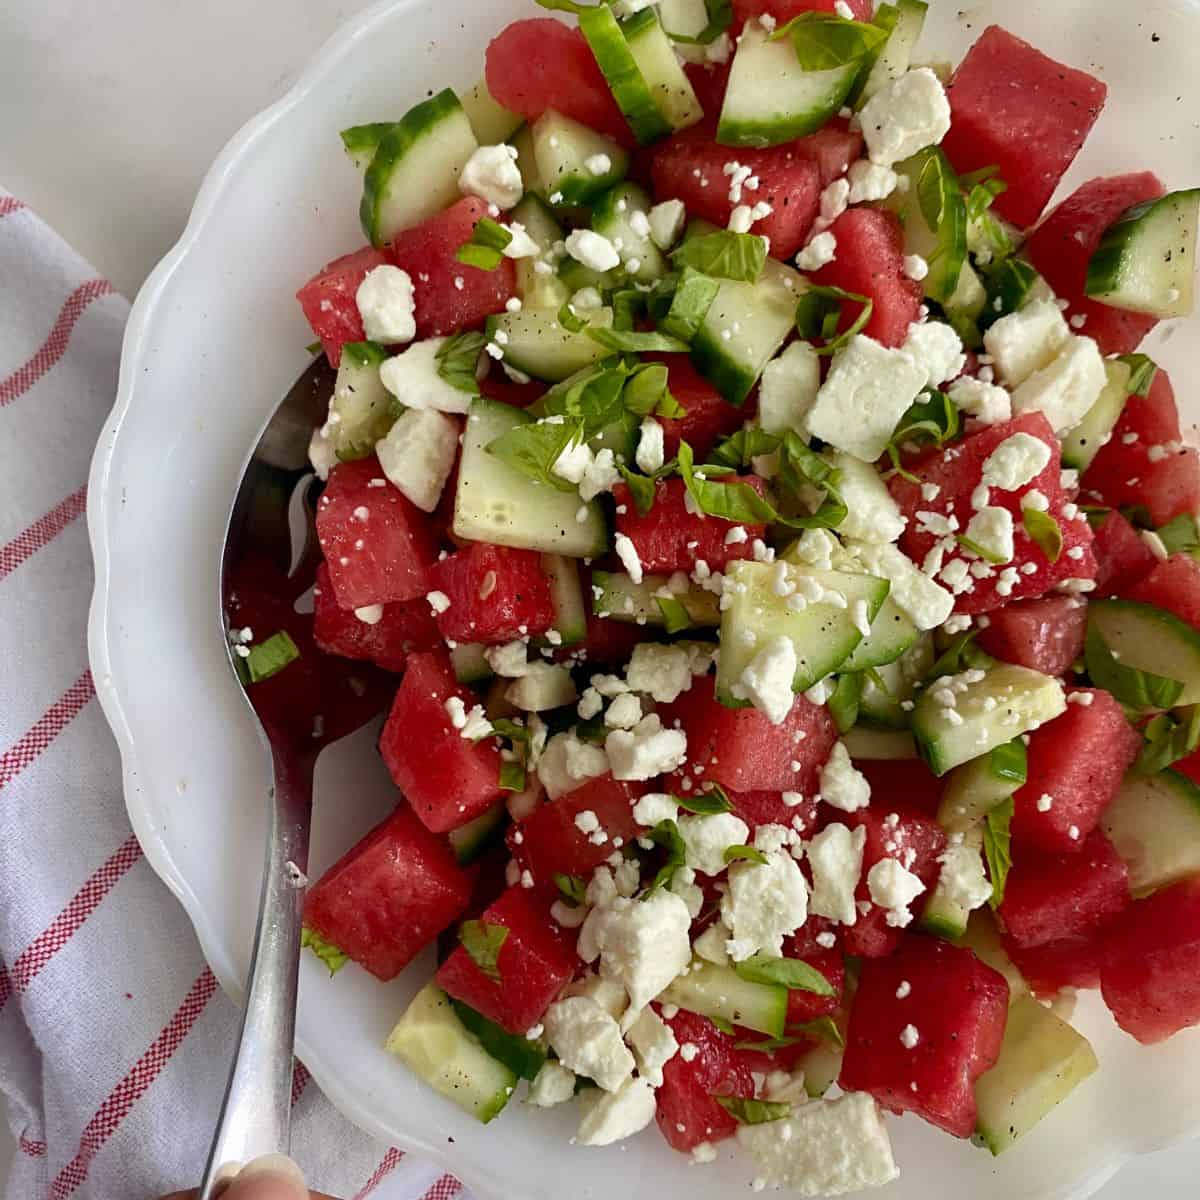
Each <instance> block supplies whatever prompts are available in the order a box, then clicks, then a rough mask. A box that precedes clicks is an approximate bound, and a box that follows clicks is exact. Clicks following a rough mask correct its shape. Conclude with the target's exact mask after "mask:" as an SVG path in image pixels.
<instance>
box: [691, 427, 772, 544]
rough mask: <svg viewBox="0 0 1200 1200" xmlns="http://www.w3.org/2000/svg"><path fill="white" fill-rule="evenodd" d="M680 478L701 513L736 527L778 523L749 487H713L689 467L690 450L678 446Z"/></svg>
mask: <svg viewBox="0 0 1200 1200" xmlns="http://www.w3.org/2000/svg"><path fill="white" fill-rule="evenodd" d="M679 474H680V475H681V476H682V477H683V482H684V486H685V487H686V488H687V490H688V494H689V495H690V496H691V497H692V499H693V500H694V501H695V503H696V507H697V508H699V509H700V511H701V512H703V513H707V514H708V515H709V516H711V517H721V518H722V519H723V520H726V521H734V522H736V523H737V524H739V525H769V524H771V523H772V522H773V521H776V520H778V514H777V513H776V512H775V509H774V508H773V507H772V506H771V505H770V504H769V503H768V502H767V501H766V500H764V499H763V498H762V496H760V495H759V494H758V493H757V492H756V491H755V490H754V489H753V488H752V487H750V485H749V484H745V483H713V482H712V481H711V480H708V479H705V478H704V476H703V475H701V474H698V473H697V472H696V471H695V470H694V469H693V466H692V448H691V446H689V445H688V444H687V442H680V443H679Z"/></svg>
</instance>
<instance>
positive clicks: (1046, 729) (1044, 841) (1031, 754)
mask: <svg viewBox="0 0 1200 1200" xmlns="http://www.w3.org/2000/svg"><path fill="white" fill-rule="evenodd" d="M1088 696H1090V697H1091V702H1090V703H1088V704H1081V703H1080V701H1081V700H1083V699H1085V698H1086V697H1088ZM1141 748H1142V737H1141V734H1139V733H1138V732H1137V730H1135V729H1133V728H1132V727H1131V726H1130V724H1129V722H1128V721H1126V720H1125V714H1124V713H1123V712H1122V711H1121V706H1120V705H1119V704H1118V703H1117V702H1116V700H1114V699H1113V698H1112V696H1111V695H1110V694H1109V693H1108V692H1105V691H1101V690H1100V689H1099V688H1079V689H1075V690H1073V691H1072V692H1071V698H1070V699H1069V702H1068V704H1067V711H1066V712H1064V713H1063V714H1062V716H1060V717H1055V719H1054V720H1053V721H1050V722H1048V723H1047V724H1045V725H1043V726H1041V728H1039V729H1035V730H1034V731H1033V732H1032V733H1031V734H1030V735H1029V745H1028V747H1027V749H1026V756H1027V758H1026V761H1027V768H1026V777H1025V783H1024V784H1023V785H1022V786H1021V788H1020V790H1019V791H1018V792H1017V794H1016V795H1015V796H1014V797H1013V802H1014V809H1013V819H1012V839H1013V845H1014V846H1015V847H1017V848H1018V851H1019V852H1021V853H1024V852H1025V850H1026V849H1028V850H1029V851H1037V852H1040V853H1045V854H1075V853H1078V852H1080V851H1081V850H1082V849H1083V847H1084V845H1085V839H1086V838H1087V836H1088V835H1089V834H1090V833H1091V832H1092V830H1093V829H1095V828H1096V826H1097V825H1098V824H1099V822H1100V817H1101V816H1102V815H1103V813H1104V810H1105V809H1106V808H1107V807H1108V806H1109V805H1110V804H1111V803H1112V801H1113V797H1114V796H1116V794H1117V789H1118V788H1119V787H1120V786H1121V780H1122V779H1123V778H1124V776H1125V772H1126V771H1128V770H1129V768H1130V767H1131V766H1133V760H1134V759H1135V758H1137V756H1138V751H1139V750H1141ZM1043 796H1049V797H1050V807H1049V808H1047V809H1046V811H1045V812H1043V811H1042V810H1041V808H1039V801H1041V803H1042V805H1043V806H1044V805H1045V801H1043V800H1042V797H1043Z"/></svg>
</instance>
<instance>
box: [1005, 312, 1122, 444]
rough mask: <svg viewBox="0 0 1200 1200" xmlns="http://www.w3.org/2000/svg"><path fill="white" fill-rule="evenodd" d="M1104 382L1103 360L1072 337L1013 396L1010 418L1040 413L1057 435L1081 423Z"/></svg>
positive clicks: (1095, 350)
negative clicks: (1022, 414) (1011, 416)
mask: <svg viewBox="0 0 1200 1200" xmlns="http://www.w3.org/2000/svg"><path fill="white" fill-rule="evenodd" d="M993 328H994V326H993ZM1107 382H1108V375H1107V372H1106V371H1105V369H1104V359H1103V357H1102V356H1101V354H1100V348H1099V347H1098V346H1097V345H1096V343H1095V341H1093V340H1092V338H1087V337H1072V338H1070V339H1069V340H1068V341H1067V343H1066V344H1065V345H1064V346H1063V347H1062V348H1061V349H1060V350H1059V352H1058V353H1057V355H1055V357H1054V358H1053V359H1052V360H1051V361H1050V362H1049V363H1048V364H1047V365H1046V366H1044V367H1042V368H1040V369H1039V370H1037V371H1034V372H1033V373H1032V374H1031V375H1030V376H1029V377H1028V378H1027V379H1025V381H1024V382H1023V383H1021V384H1020V386H1019V387H1017V389H1016V390H1015V391H1014V392H1013V394H1012V406H1013V414H1014V415H1015V416H1019V415H1020V414H1021V413H1025V412H1040V413H1042V414H1043V415H1044V416H1045V417H1046V419H1047V420H1048V421H1049V422H1050V424H1051V425H1052V426H1053V427H1054V432H1055V433H1056V434H1060V435H1061V434H1063V433H1065V432H1066V431H1067V430H1068V429H1073V428H1074V427H1075V426H1076V425H1078V424H1079V422H1080V421H1082V420H1083V418H1084V416H1085V415H1086V414H1087V411H1088V409H1090V408H1091V407H1092V405H1093V404H1095V403H1096V400H1097V399H1098V398H1099V396H1100V393H1101V392H1102V391H1103V390H1104V387H1105V385H1106V383H1107Z"/></svg>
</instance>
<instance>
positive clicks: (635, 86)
mask: <svg viewBox="0 0 1200 1200" xmlns="http://www.w3.org/2000/svg"><path fill="white" fill-rule="evenodd" d="M579 29H580V32H581V33H582V34H583V36H584V37H585V38H586V39H587V44H588V45H589V46H590V47H591V49H592V54H593V55H594V56H595V58H596V63H597V65H598V66H599V67H600V72H601V74H602V75H603V76H604V78H605V81H606V82H607V83H608V89H609V91H611V92H612V94H613V99H614V100H616V102H617V107H618V108H619V109H620V110H621V112H622V113H624V115H625V120H626V121H628V122H629V128H630V129H632V130H633V135H634V137H636V138H637V140H638V141H639V142H642V143H643V144H645V143H646V142H652V141H654V140H655V139H656V138H660V137H663V136H664V135H665V134H668V133H670V132H671V124H670V122H669V121H668V120H667V119H666V117H665V116H663V114H662V113H661V112H660V111H659V107H658V105H657V104H656V103H655V98H654V93H653V92H651V90H650V85H649V84H648V83H647V82H646V78H645V76H644V75H643V74H642V72H641V68H640V66H639V65H638V60H637V58H635V57H634V54H633V50H632V48H631V47H630V45H629V43H628V42H627V41H626V40H625V34H624V33H623V32H622V29H621V25H620V23H619V22H618V21H617V18H616V17H615V16H614V15H613V10H612V9H611V8H609V7H608V5H607V4H595V5H592V6H591V7H588V8H584V9H581V10H580V11H579Z"/></svg>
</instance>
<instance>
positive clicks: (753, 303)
mask: <svg viewBox="0 0 1200 1200" xmlns="http://www.w3.org/2000/svg"><path fill="white" fill-rule="evenodd" d="M689 232H690V230H689ZM720 284H721V286H720V288H719V289H718V291H717V294H716V297H715V298H714V300H713V302H712V304H711V305H709V308H708V312H707V313H705V315H704V320H703V321H701V323H700V328H699V329H698V330H697V332H696V336H695V338H694V339H693V341H692V362H693V363H694V364H695V367H696V369H697V370H698V371H699V372H700V374H701V375H703V376H704V377H705V378H706V379H708V380H709V381H710V382H711V383H712V384H713V385H714V386H715V387H716V389H717V391H719V392H720V393H721V395H722V396H724V397H725V399H726V400H728V401H729V402H730V403H732V404H741V403H742V401H743V400H745V399H746V397H747V396H748V395H749V394H750V392H751V390H752V389H753V387H754V385H755V384H756V383H757V382H758V377H759V376H760V375H761V374H762V370H763V367H765V366H766V365H767V363H769V362H770V361H771V359H773V358H774V357H775V355H776V353H777V352H778V351H779V348H780V346H782V345H783V343H784V342H785V341H786V340H787V337H788V335H789V334H790V333H791V332H792V330H793V328H794V327H795V320H796V301H797V300H798V299H799V296H800V293H801V292H803V290H804V281H803V280H802V279H801V278H800V275H799V273H798V272H797V271H794V270H792V268H791V267H787V266H784V264H783V263H781V262H777V261H776V260H775V259H773V258H768V259H767V262H766V265H765V266H764V267H763V273H762V275H760V276H759V278H758V280H757V282H755V283H741V282H738V281H736V280H733V279H722V280H721V281H720ZM726 335H728V336H726Z"/></svg>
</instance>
